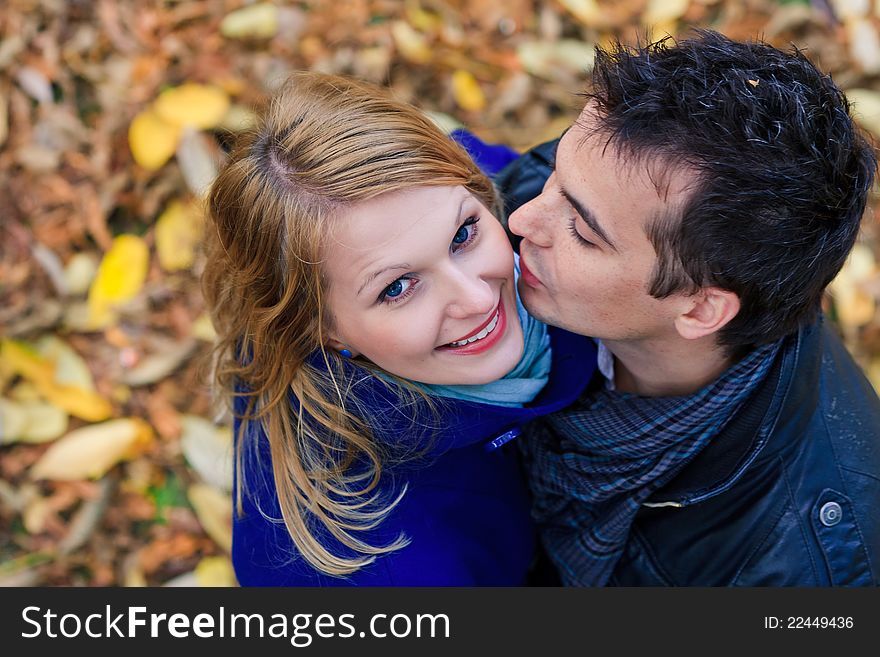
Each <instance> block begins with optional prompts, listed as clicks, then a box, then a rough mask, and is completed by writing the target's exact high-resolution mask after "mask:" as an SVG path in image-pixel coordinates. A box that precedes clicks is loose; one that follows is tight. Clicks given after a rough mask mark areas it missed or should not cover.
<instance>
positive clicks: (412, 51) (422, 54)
mask: <svg viewBox="0 0 880 657" xmlns="http://www.w3.org/2000/svg"><path fill="white" fill-rule="evenodd" d="M391 36H392V37H394V43H395V44H396V45H397V49H398V50H399V51H400V54H401V55H403V57H404V59H407V60H409V61H410V62H412V63H414V64H427V63H428V62H430V61H431V48H430V47H429V46H428V42H427V40H426V39H425V37H424V35H423V34H421V33H419V32H417V31H416V30H414V29H413V28H412V26H411V25H410V24H409V23H407V22H405V21H395V22H394V23H393V24H392V25H391Z"/></svg>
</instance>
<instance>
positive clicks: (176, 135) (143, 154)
mask: <svg viewBox="0 0 880 657" xmlns="http://www.w3.org/2000/svg"><path fill="white" fill-rule="evenodd" d="M179 139H180V128H179V127H178V126H176V125H172V124H170V123H168V122H167V121H164V120H162V119H161V118H160V117H159V115H158V114H156V113H155V112H154V111H153V110H150V109H148V110H144V111H143V112H141V113H140V114H138V115H137V116H136V117H134V120H133V121H132V122H131V125H130V126H129V128H128V145H129V147H130V148H131V154H132V155H133V156H134V161H135V162H137V163H138V164H140V165H141V166H142V167H143V168H144V169H148V170H150V171H155V170H156V169H159V168H161V166H162V165H163V164H165V163H166V162H167V161H168V160H170V159H171V156H172V155H174V151H176V150H177V141H178V140H179Z"/></svg>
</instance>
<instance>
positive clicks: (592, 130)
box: [555, 108, 699, 201]
mask: <svg viewBox="0 0 880 657" xmlns="http://www.w3.org/2000/svg"><path fill="white" fill-rule="evenodd" d="M597 161H601V166H597V164H598V163H599V162H597ZM555 170H556V172H557V175H560V176H562V177H570V176H571V177H576V178H583V179H587V178H589V177H590V176H594V175H601V176H614V177H616V178H617V179H618V181H619V182H620V184H622V185H624V184H625V185H632V184H633V183H635V182H637V181H645V182H648V183H649V184H650V185H651V186H652V187H653V188H654V190H655V191H656V193H657V196H659V197H660V198H661V199H663V200H664V201H668V200H669V199H670V196H671V195H673V194H677V193H679V192H680V193H683V194H689V193H690V192H691V191H692V189H693V187H694V185H695V183H696V182H697V181H698V179H699V174H698V172H697V171H696V169H694V168H693V167H689V166H686V165H682V164H681V159H680V158H678V157H675V156H671V155H664V154H661V153H660V152H658V149H656V148H649V147H644V148H638V147H635V146H629V145H627V144H625V143H623V142H621V141H620V140H619V139H615V138H614V136H613V135H612V134H611V132H610V131H609V130H606V129H604V127H603V125H602V123H601V121H600V120H599V118H598V115H597V114H596V113H595V111H593V110H589V109H586V108H585V109H584V111H583V112H581V115H580V116H579V117H578V118H577V120H576V121H575V122H574V123H573V124H572V126H571V127H570V128H569V129H568V130H566V132H565V133H564V134H563V135H562V137H561V138H560V140H559V142H558V143H557V150H556V162H555Z"/></svg>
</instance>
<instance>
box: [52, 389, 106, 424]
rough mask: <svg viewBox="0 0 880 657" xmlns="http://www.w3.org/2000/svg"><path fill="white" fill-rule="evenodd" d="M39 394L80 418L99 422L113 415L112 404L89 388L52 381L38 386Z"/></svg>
mask: <svg viewBox="0 0 880 657" xmlns="http://www.w3.org/2000/svg"><path fill="white" fill-rule="evenodd" d="M40 394H41V395H43V397H45V398H46V400H47V401H49V402H51V403H53V404H55V406H58V407H59V408H63V409H64V410H65V411H67V412H68V413H70V414H71V415H73V416H75V417H78V418H80V419H81V420H86V421H88V422H101V421H102V420H106V419H108V418H109V417H111V416H112V415H113V406H112V405H111V404H110V402H109V401H107V400H106V399H104V398H103V397H102V396H101V395H99V394H98V393H96V392H92V391H90V390H83V389H82V388H78V387H76V386H66V385H59V384H57V383H52V384H51V385H48V386H40Z"/></svg>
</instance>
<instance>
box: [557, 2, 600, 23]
mask: <svg viewBox="0 0 880 657" xmlns="http://www.w3.org/2000/svg"><path fill="white" fill-rule="evenodd" d="M559 2H560V4H561V5H562V6H563V7H565V8H566V9H567V10H568V11H569V12H570V13H571V14H572V16H574V17H575V18H577V19H578V20H579V21H580V22H581V23H583V24H584V25H586V26H587V27H596V26H597V25H600V24H601V23H602V22H603V17H602V8H601V7H600V6H599V3H598V2H596V0H559Z"/></svg>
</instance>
